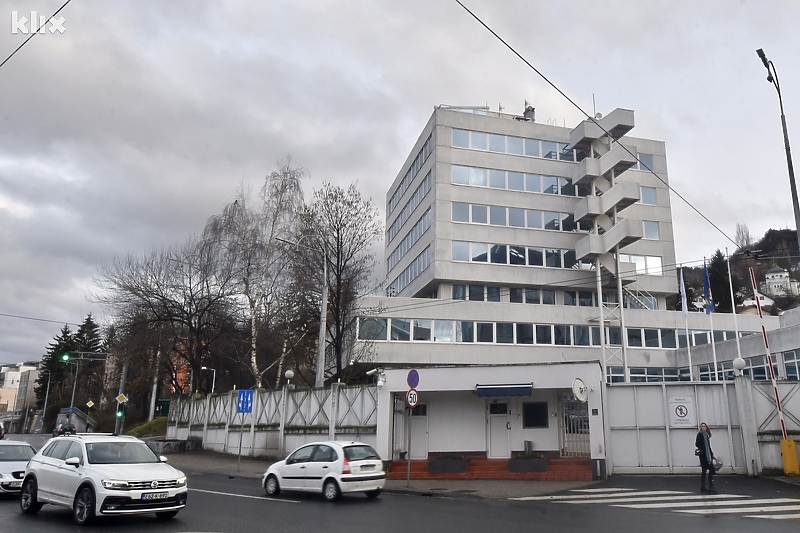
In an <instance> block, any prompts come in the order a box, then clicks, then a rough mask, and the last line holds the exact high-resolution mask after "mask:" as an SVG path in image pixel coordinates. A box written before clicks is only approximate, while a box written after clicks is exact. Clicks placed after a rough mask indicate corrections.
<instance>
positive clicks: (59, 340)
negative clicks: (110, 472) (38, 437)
mask: <svg viewBox="0 0 800 533" xmlns="http://www.w3.org/2000/svg"><path fill="white" fill-rule="evenodd" d="M76 348H77V343H76V341H75V335H74V334H73V333H72V331H71V330H70V329H69V326H67V325H66V324H65V325H64V327H63V328H61V333H60V334H59V335H58V336H57V337H55V338H54V339H53V342H51V343H50V344H49V345H48V347H47V353H46V354H45V355H44V356H43V357H42V362H41V365H40V368H41V370H40V372H39V377H38V378H37V379H36V387H35V388H34V393H35V394H36V401H37V404H38V405H40V406H44V399H45V396H47V411H48V413H53V415H52V416H51V415H49V414H48V413H45V414H44V415H45V421H46V425H45V428H47V427H48V425H47V424H50V423H51V422H55V418H56V417H55V414H57V413H58V410H59V409H60V408H61V407H64V405H63V402H64V398H65V397H67V395H66V394H65V390H69V392H70V393H71V392H72V391H71V386H72V379H71V372H72V366H73V365H72V364H68V363H65V362H64V361H63V360H62V359H61V357H62V356H63V355H64V354H71V353H72V352H75V351H76ZM48 383H49V384H50V394H49V395H48V394H47V386H48Z"/></svg>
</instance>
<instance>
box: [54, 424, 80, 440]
mask: <svg viewBox="0 0 800 533" xmlns="http://www.w3.org/2000/svg"><path fill="white" fill-rule="evenodd" d="M76 433H77V431H76V429H75V426H73V425H72V424H56V427H54V428H53V436H54V437H58V436H59V435H75V434H76Z"/></svg>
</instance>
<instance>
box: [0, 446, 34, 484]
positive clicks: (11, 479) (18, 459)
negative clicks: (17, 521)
mask: <svg viewBox="0 0 800 533" xmlns="http://www.w3.org/2000/svg"><path fill="white" fill-rule="evenodd" d="M35 453H36V449H35V448H34V447H33V446H31V445H30V444H28V443H27V442H22V441H16V440H10V439H6V440H3V441H2V442H0V494H19V491H20V487H22V476H23V475H24V474H25V465H27V464H28V459H30V458H31V457H33V456H34V454H35Z"/></svg>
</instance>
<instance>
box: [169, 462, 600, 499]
mask: <svg viewBox="0 0 800 533" xmlns="http://www.w3.org/2000/svg"><path fill="white" fill-rule="evenodd" d="M166 457H167V458H168V459H169V464H171V465H172V466H174V467H175V468H178V469H179V470H183V472H184V473H185V474H187V475H190V476H191V475H198V474H220V475H226V476H228V477H231V478H247V479H252V480H253V483H256V484H260V483H261V476H262V475H264V472H265V471H266V470H267V468H269V465H271V464H272V462H273V461H271V460H268V459H260V458H252V457H246V456H243V457H241V458H239V457H238V456H237V455H231V454H226V453H218V452H212V451H208V450H199V451H191V452H181V453H170V454H166ZM592 484H593V482H581V481H486V480H480V481H479V480H414V479H412V480H409V481H406V480H387V481H386V486H385V488H384V491H386V492H394V493H401V494H416V495H420V496H439V497H450V498H485V499H506V498H517V497H521V496H540V495H545V494H552V493H554V492H559V491H562V490H569V489H575V488H580V487H586V486H589V485H592Z"/></svg>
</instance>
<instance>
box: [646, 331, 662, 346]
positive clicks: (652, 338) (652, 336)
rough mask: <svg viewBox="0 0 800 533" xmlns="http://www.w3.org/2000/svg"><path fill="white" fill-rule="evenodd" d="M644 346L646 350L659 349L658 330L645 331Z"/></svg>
mask: <svg viewBox="0 0 800 533" xmlns="http://www.w3.org/2000/svg"><path fill="white" fill-rule="evenodd" d="M644 345H645V347H646V348H658V346H659V345H658V330H657V329H645V330H644Z"/></svg>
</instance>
